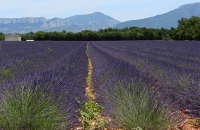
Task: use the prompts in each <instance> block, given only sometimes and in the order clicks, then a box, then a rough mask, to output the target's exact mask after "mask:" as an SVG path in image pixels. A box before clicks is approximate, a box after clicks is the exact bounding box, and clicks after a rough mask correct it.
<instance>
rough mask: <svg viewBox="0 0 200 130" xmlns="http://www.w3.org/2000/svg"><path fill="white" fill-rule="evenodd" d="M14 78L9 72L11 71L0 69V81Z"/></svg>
mask: <svg viewBox="0 0 200 130" xmlns="http://www.w3.org/2000/svg"><path fill="white" fill-rule="evenodd" d="M9 78H11V79H12V78H14V74H13V73H12V72H11V70H8V69H0V81H2V80H4V79H9Z"/></svg>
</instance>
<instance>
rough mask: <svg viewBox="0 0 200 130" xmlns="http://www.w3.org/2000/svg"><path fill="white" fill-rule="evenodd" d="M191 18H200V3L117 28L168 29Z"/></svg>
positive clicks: (119, 25)
mask: <svg viewBox="0 0 200 130" xmlns="http://www.w3.org/2000/svg"><path fill="white" fill-rule="evenodd" d="M191 16H200V2H198V3H192V4H186V5H182V6H180V7H179V8H177V9H174V10H172V11H170V12H167V13H165V14H162V15H157V16H154V17H149V18H145V19H140V20H131V21H126V22H122V23H119V24H117V25H116V26H115V28H125V27H131V26H137V27H147V28H162V27H163V28H168V29H170V28H171V27H177V26H178V24H177V21H178V20H179V19H181V18H190V17H191Z"/></svg>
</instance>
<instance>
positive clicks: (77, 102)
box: [0, 41, 200, 130]
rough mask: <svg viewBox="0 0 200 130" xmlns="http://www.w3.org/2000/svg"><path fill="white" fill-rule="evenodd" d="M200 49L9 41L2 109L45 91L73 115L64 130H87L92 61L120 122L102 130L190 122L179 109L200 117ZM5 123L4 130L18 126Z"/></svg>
mask: <svg viewBox="0 0 200 130" xmlns="http://www.w3.org/2000/svg"><path fill="white" fill-rule="evenodd" d="M199 48H200V42H195V41H90V42H88V41H73V42H72V41H68V42H53V41H51V42H50V41H37V42H2V43H0V95H1V96H0V105H1V104H2V103H3V99H4V97H5V92H12V91H15V88H20V87H24V88H33V89H34V88H36V87H37V88H38V89H39V90H40V91H41V92H42V93H43V94H44V95H51V97H52V98H53V99H56V101H57V103H56V104H57V106H59V107H60V110H61V111H62V113H63V114H66V115H67V116H66V117H65V118H64V119H63V120H64V121H66V122H68V124H67V125H65V126H63V128H62V129H70V128H71V127H73V126H81V125H83V124H81V122H80V114H79V110H80V109H82V107H83V104H82V103H81V102H85V101H87V100H88V97H87V96H86V92H85V88H86V86H87V75H88V72H89V70H88V60H89V59H90V60H91V63H92V70H90V71H91V72H92V73H91V74H92V77H91V83H92V89H93V94H94V95H95V102H96V103H97V104H99V105H100V106H101V107H102V109H101V112H100V114H101V115H102V116H103V117H105V120H106V119H108V118H109V119H111V120H112V121H106V125H104V126H103V127H102V129H103V128H105V127H106V128H107V127H111V128H122V129H135V128H141V129H142V130H152V129H154V130H164V129H165V130H166V129H169V128H172V127H173V125H175V124H176V123H178V122H180V121H182V120H183V117H181V115H180V114H179V111H184V110H188V111H189V116H190V117H192V118H195V119H198V118H200V51H199ZM87 52H88V55H89V56H87ZM35 107H37V105H36V106H35ZM133 108H134V109H133ZM0 109H1V107H0ZM5 113H6V112H2V110H0V114H5ZM28 114H29V113H28ZM86 114H87V113H86ZM22 117H23V116H22ZM123 117H127V118H123ZM161 117H162V118H161ZM4 118H6V116H5V117H4ZM24 119H26V117H24ZM143 119H144V120H143ZM1 120H3V119H1V116H0V128H4V126H6V127H5V129H6V128H11V127H9V126H11V125H10V123H9V121H7V122H6V123H1ZM5 120H8V119H5ZM144 121H146V122H144ZM18 123H19V122H18ZM145 124H146V125H145ZM199 124H200V121H199ZM16 125H19V124H14V126H16ZM147 125H148V126H147ZM16 128H17V127H16ZM18 128H21V126H20V127H18ZM12 129H15V128H14V127H13V128H12ZM59 129H61V128H59Z"/></svg>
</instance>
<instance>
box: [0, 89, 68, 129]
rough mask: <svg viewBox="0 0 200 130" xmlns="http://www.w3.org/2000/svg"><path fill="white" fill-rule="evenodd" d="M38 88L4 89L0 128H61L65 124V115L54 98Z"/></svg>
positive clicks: (0, 106)
mask: <svg viewBox="0 0 200 130" xmlns="http://www.w3.org/2000/svg"><path fill="white" fill-rule="evenodd" d="M50 95H51V94H49V95H45V94H44V93H42V92H41V91H40V90H39V89H37V88H35V89H32V88H30V87H16V88H15V89H14V90H12V91H5V92H4V97H3V98H2V100H1V104H0V129H4V130H61V129H64V128H65V127H66V125H67V122H66V121H65V119H66V116H65V115H64V113H62V111H61V108H60V107H59V106H58V105H57V101H56V99H53V98H52V97H51V96H50Z"/></svg>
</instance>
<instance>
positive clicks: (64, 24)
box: [0, 12, 120, 33]
mask: <svg viewBox="0 0 200 130" xmlns="http://www.w3.org/2000/svg"><path fill="white" fill-rule="evenodd" d="M118 23H120V21H118V20H115V19H114V18H112V17H110V16H107V15H105V14H103V13H101V12H95V13H92V14H86V15H75V16H72V17H68V18H64V19H63V18H52V19H46V18H44V17H25V18H0V32H4V33H26V32H37V31H63V30H66V31H71V32H79V31H82V30H93V31H97V30H99V29H103V28H108V27H114V26H115V25H116V24H118Z"/></svg>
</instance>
